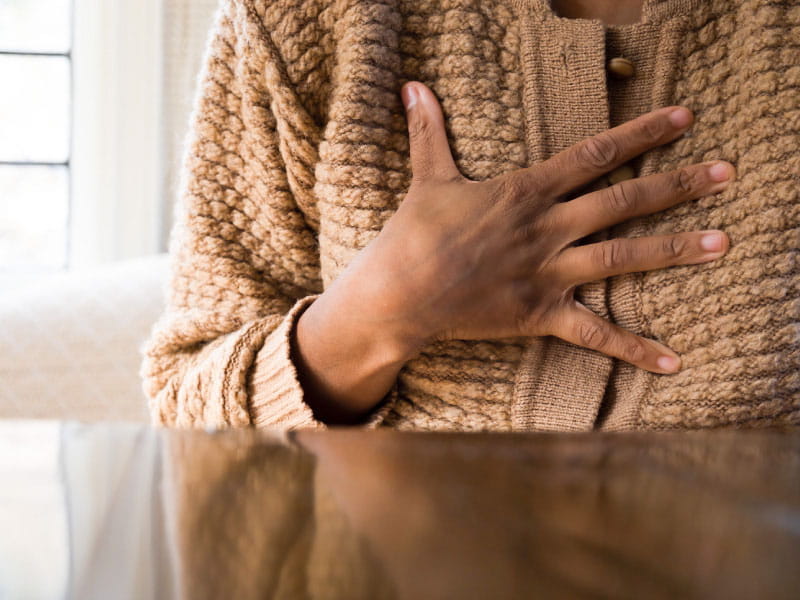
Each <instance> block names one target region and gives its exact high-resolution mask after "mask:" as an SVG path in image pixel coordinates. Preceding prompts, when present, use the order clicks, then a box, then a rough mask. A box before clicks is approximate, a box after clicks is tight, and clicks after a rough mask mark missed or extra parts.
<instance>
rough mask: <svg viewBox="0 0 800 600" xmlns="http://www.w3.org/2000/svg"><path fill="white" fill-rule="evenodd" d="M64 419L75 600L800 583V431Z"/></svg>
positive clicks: (769, 588) (658, 593)
mask: <svg viewBox="0 0 800 600" xmlns="http://www.w3.org/2000/svg"><path fill="white" fill-rule="evenodd" d="M57 430H58V438H59V443H58V449H59V450H58V465H59V466H58V469H57V477H58V478H59V480H60V481H61V482H62V483H63V491H64V502H63V511H64V513H65V515H66V517H65V519H66V522H67V527H66V530H67V535H66V539H67V543H66V545H65V546H66V553H67V564H68V569H67V570H68V573H69V575H68V577H67V578H66V580H65V589H66V590H67V591H68V594H67V595H68V596H70V597H75V598H82V599H83V598H93V597H97V598H101V597H102V598H112V597H113V598H128V597H130V598H146V597H163V598H171V597H185V598H265V597H274V598H347V599H351V598H353V599H357V598H369V599H379V598H414V599H416V598H482V599H483V598H600V597H603V598H605V597H612V598H725V599H729V598H759V599H763V598H798V597H800V432H798V431H797V430H795V431H777V430H760V431H730V430H729V431H707V432H674V433H672V432H670V433H602V434H601V433H593V434H552V433H547V434H545V433H542V434H445V433H400V432H392V431H374V432H366V431H360V430H349V429H339V430H335V429H334V430H330V431H327V432H299V433H291V434H282V433H277V432H254V431H235V432H216V433H210V432H189V431H165V430H154V429H150V428H147V427H141V426H133V425H129V426H123V425H116V426H112V425H101V426H89V425H80V424H75V423H64V424H59V425H58V427H57ZM9 431H11V429H10V426H9V425H8V424H6V425H5V426H4V427H0V441H2V439H3V435H6V436H7V435H9V433H8V432H9ZM16 435H19V434H18V433H17V434H16ZM18 471H19V469H18ZM18 474H19V473H18ZM2 477H4V474H3V472H2V469H0V478H2ZM0 480H2V479H0ZM2 510H3V504H2V494H0V513H2ZM0 548H2V542H0ZM0 559H2V551H0ZM51 564H52V563H51ZM1 574H2V570H0V583H1ZM2 590H3V587H2V585H0V596H2V595H3V594H2Z"/></svg>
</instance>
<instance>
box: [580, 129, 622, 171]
mask: <svg viewBox="0 0 800 600" xmlns="http://www.w3.org/2000/svg"><path fill="white" fill-rule="evenodd" d="M578 156H579V159H580V160H581V161H582V162H584V163H586V164H588V165H590V166H592V167H596V168H603V167H605V166H608V165H609V164H611V163H613V162H614V161H615V160H616V159H617V157H618V156H619V147H618V145H617V142H616V141H615V140H614V138H613V137H611V136H610V135H609V134H600V135H596V136H594V137H591V138H589V139H587V140H584V142H583V143H582V144H581V145H580V146H579V154H578Z"/></svg>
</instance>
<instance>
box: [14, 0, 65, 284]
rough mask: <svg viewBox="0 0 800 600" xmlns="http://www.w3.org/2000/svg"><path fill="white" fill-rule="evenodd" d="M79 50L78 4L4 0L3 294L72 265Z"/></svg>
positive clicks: (56, 1)
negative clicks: (75, 41) (75, 57)
mask: <svg viewBox="0 0 800 600" xmlns="http://www.w3.org/2000/svg"><path fill="white" fill-rule="evenodd" d="M71 50H72V1H71V0H39V1H38V2H30V1H29V0H0V81H2V82H3V86H2V90H3V91H2V92H0V289H2V288H3V287H5V284H7V282H8V281H10V280H11V279H14V280H19V279H20V278H23V279H24V278H31V277H34V276H37V275H40V274H42V273H43V272H52V271H55V270H60V269H63V268H64V267H66V265H67V257H68V255H69V242H70V240H69V213H70V202H71V199H70V188H71V185H70V184H71V177H70V175H71V165H70V162H71V161H70V148H71V133H72V122H71V120H72V117H71V112H72V111H71V103H72V56H71Z"/></svg>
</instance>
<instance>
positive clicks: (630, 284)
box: [141, 0, 800, 430]
mask: <svg viewBox="0 0 800 600" xmlns="http://www.w3.org/2000/svg"><path fill="white" fill-rule="evenodd" d="M642 11H643V12H642V20H641V21H640V22H639V23H636V24H633V25H625V26H605V25H604V24H603V23H601V22H600V21H592V20H584V19H566V18H562V17H559V16H557V15H556V14H555V13H554V12H553V11H552V10H551V8H550V6H549V2H548V0H488V1H487V0H480V1H479V0H414V1H410V0H408V1H404V0H385V1H380V0H334V1H332V2H327V1H322V0H267V1H264V0H222V2H221V5H220V7H219V9H218V11H217V14H216V18H215V24H214V28H213V30H212V31H211V32H210V35H209V38H208V44H207V47H206V54H205V60H204V67H203V70H202V72H201V74H200V77H199V80H198V81H199V88H198V92H197V96H196V98H195V104H194V110H193V114H192V120H191V130H190V134H189V135H188V136H187V139H186V145H185V150H184V158H183V167H184V168H183V174H182V181H181V196H180V198H179V202H178V203H177V205H176V213H175V215H176V225H175V227H174V229H173V232H172V237H171V247H170V253H171V260H172V271H171V278H170V282H169V285H168V289H167V294H168V295H167V299H168V305H167V309H166V311H165V312H164V314H163V315H162V317H161V318H160V319H159V321H158V322H157V323H156V324H155V326H154V328H153V330H152V333H151V335H150V337H149V339H148V341H147V342H146V343H145V345H144V346H143V349H142V351H143V363H142V370H141V375H142V377H143V383H144V390H145V392H146V394H147V395H148V397H149V399H150V407H151V412H152V415H153V419H154V421H155V422H157V423H160V424H165V425H175V426H214V427H225V426H246V425H257V426H278V427H283V428H288V429H294V428H300V427H324V426H325V425H324V424H323V423H321V422H320V421H319V420H317V419H316V418H315V416H314V414H313V413H312V411H311V410H310V409H309V407H308V406H307V405H306V404H305V403H304V401H303V391H302V388H301V386H300V384H299V382H298V379H297V373H296V370H295V368H294V365H293V364H292V361H291V354H290V340H291V335H292V328H293V327H294V325H295V323H296V321H297V318H298V317H299V315H300V314H301V313H302V310H303V309H304V308H306V307H307V306H308V305H309V304H310V303H311V302H313V301H314V299H315V298H316V296H317V295H318V294H320V293H321V292H322V291H323V290H324V289H325V288H326V286H328V285H329V284H330V283H331V282H332V281H333V280H334V279H335V278H336V277H337V275H338V274H339V273H340V272H341V271H342V269H343V268H344V267H345V266H346V265H347V264H348V262H349V261H350V260H352V259H353V257H354V256H355V255H356V253H357V252H358V251H359V250H360V249H362V248H363V247H364V246H365V245H366V244H367V243H368V242H369V241H370V240H372V239H373V238H374V237H375V236H376V235H378V234H379V232H380V230H381V228H382V227H383V225H384V224H385V223H386V221H387V220H388V219H389V218H390V217H391V215H392V214H393V213H394V211H395V210H396V208H397V206H398V204H399V203H400V202H401V201H402V199H403V197H404V195H405V193H406V191H407V190H408V187H409V185H410V181H411V170H410V162H409V144H408V135H407V125H406V120H405V111H404V109H403V106H402V104H401V101H400V95H399V90H400V87H401V86H402V85H403V83H405V82H406V81H409V80H418V81H422V82H423V83H425V84H426V85H428V86H429V87H431V89H432V90H433V91H434V93H435V94H436V95H437V97H438V98H439V100H440V102H441V104H442V108H443V111H444V114H445V121H446V128H447V134H448V137H449V140H450V144H451V149H452V152H453V155H454V157H455V160H456V164H457V165H458V167H459V169H460V170H461V172H462V173H463V174H464V175H465V176H466V177H469V178H471V179H475V180H483V179H487V178H490V177H493V176H496V175H499V174H501V173H504V172H507V171H511V170H515V169H519V168H522V167H525V166H528V165H529V164H533V163H535V162H538V161H542V160H545V159H547V158H548V157H549V156H551V155H552V154H554V153H556V152H558V151H559V150H561V149H562V148H564V147H567V146H568V145H570V144H572V143H575V142H577V141H579V140H580V139H582V138H584V137H586V136H589V135H592V134H595V133H597V132H599V131H602V130H604V129H606V128H608V127H610V126H614V125H616V124H619V123H621V122H623V121H626V120H628V119H631V118H634V117H636V116H638V115H640V114H642V113H645V112H647V111H649V110H652V109H654V108H658V107H660V106H665V105H671V104H682V105H685V106H688V107H689V108H691V109H692V110H693V111H694V113H695V123H694V125H693V126H692V128H691V130H690V131H689V132H688V133H687V134H686V135H685V136H683V137H682V138H681V139H679V140H677V141H676V142H674V143H672V144H669V145H668V146H665V147H661V148H657V149H655V150H653V151H650V152H647V153H646V154H645V155H644V156H643V157H641V159H637V160H636V161H634V163H633V165H634V166H635V167H636V170H637V175H647V174H649V173H655V172H661V171H667V170H671V169H674V168H676V167H679V166H682V165H688V164H691V163H694V162H699V161H703V160H709V159H714V158H721V159H725V160H728V161H731V162H732V163H734V164H735V165H736V166H737V173H738V178H737V180H736V181H735V182H734V183H732V184H731V185H730V186H729V187H728V188H727V189H726V190H725V191H724V192H723V193H721V194H718V195H715V196H708V197H704V198H700V199H698V200H695V201H690V202H685V203H682V204H680V205H678V206H676V207H674V208H671V209H668V210H666V211H663V212H660V213H658V214H656V215H648V216H646V217H641V218H638V219H633V220H631V221H628V222H626V223H624V224H620V225H617V226H615V227H613V228H610V229H609V230H604V231H601V232H597V233H596V234H595V238H596V239H608V238H609V237H618V236H641V235H653V234H662V233H668V232H678V231H690V230H695V229H706V228H719V229H722V230H724V231H726V232H727V233H728V235H729V237H730V239H731V248H730V251H729V252H728V254H727V255H726V256H725V257H723V258H722V259H718V260H716V261H713V262H711V263H706V264H702V265H687V266H679V267H671V268H669V269H662V270H657V271H650V272H646V273H634V274H626V275H621V276H617V277H612V278H609V279H607V280H604V281H598V282H592V283H590V284H586V285H584V286H581V287H580V288H579V290H578V296H579V298H580V299H581V300H582V301H583V302H585V303H586V304H587V305H588V306H589V307H590V308H592V309H593V310H595V311H596V312H598V314H601V315H603V316H604V317H607V318H610V319H612V320H614V321H615V322H617V323H619V324H620V325H622V326H624V327H626V328H628V329H630V330H632V331H634V332H636V333H639V334H641V335H645V336H647V337H651V338H654V339H657V340H659V341H661V342H663V343H665V344H667V345H668V346H670V347H672V348H673V349H674V350H676V351H677V352H678V353H680V354H681V355H682V357H683V364H684V367H683V369H682V370H681V371H680V372H679V373H677V374H675V375H657V374H653V373H649V372H647V371H643V370H641V369H636V368H634V367H632V366H631V365H629V364H628V363H624V362H622V361H619V360H616V359H612V358H610V357H607V356H605V355H602V354H600V353H597V352H593V351H591V350H587V349H585V348H581V347H578V346H575V345H572V344H568V343H567V342H564V341H562V340H559V339H557V338H551V337H548V338H510V339H500V340H480V341H458V340H456V341H448V342H437V343H434V344H430V345H429V346H427V347H425V348H424V349H423V351H422V353H421V354H420V355H419V356H418V357H417V358H415V359H413V360H411V361H409V362H408V363H407V364H406V365H405V366H404V367H403V369H402V370H401V372H400V375H399V376H398V379H397V381H396V383H395V385H394V387H393V388H392V390H391V391H390V392H389V393H388V394H387V396H386V398H384V400H383V402H382V403H381V404H380V405H379V406H378V407H377V408H376V410H375V412H374V414H373V416H372V417H371V418H370V420H369V421H368V422H367V423H365V426H367V427H376V426H388V427H396V428H405V429H439V430H512V429H517V430H542V429H556V430H587V429H604V430H623V429H669V428H698V427H724V426H733V427H742V426H745V427H760V426H765V425H771V424H798V423H800V368H799V367H800V254H799V253H798V248H800V203H799V202H798V200H800V6H797V5H796V3H794V2H780V1H770V0H741V1H733V0H709V1H701V0H644V6H643V9H642ZM611 56H624V57H626V58H629V59H630V60H632V61H633V62H634V64H635V65H636V74H635V76H634V77H633V78H631V79H629V80H612V79H610V78H607V77H606V69H605V64H606V61H607V60H608V58H610V57H611Z"/></svg>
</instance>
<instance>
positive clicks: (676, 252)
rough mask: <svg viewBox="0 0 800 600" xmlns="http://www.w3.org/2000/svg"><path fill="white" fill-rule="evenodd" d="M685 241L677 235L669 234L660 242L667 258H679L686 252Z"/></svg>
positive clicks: (686, 244)
mask: <svg viewBox="0 0 800 600" xmlns="http://www.w3.org/2000/svg"><path fill="white" fill-rule="evenodd" d="M687 246H688V243H687V241H686V240H685V239H684V238H682V237H680V236H677V235H673V236H670V237H668V238H666V239H665V240H664V242H663V243H662V251H663V253H664V254H665V255H666V256H667V257H669V258H680V257H681V256H683V253H684V252H686V248H687Z"/></svg>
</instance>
